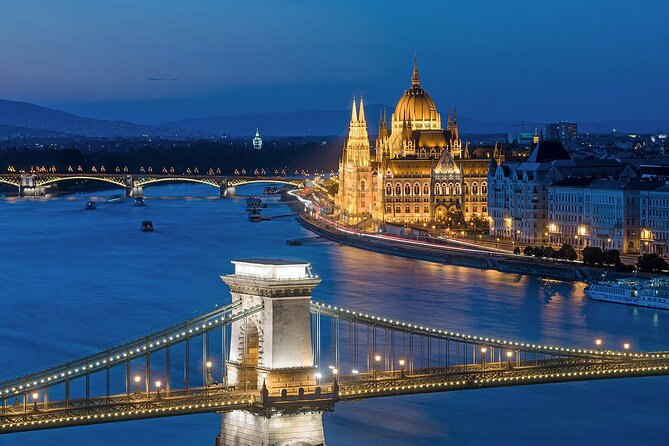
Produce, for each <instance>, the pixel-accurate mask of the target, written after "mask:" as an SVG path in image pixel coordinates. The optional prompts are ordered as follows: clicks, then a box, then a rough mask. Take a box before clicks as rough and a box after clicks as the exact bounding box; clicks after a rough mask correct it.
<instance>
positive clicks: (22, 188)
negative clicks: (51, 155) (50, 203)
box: [19, 175, 46, 197]
mask: <svg viewBox="0 0 669 446" xmlns="http://www.w3.org/2000/svg"><path fill="white" fill-rule="evenodd" d="M45 194H46V188H45V187H44V186H38V185H37V175H21V178H20V182H19V197H41V196H44V195H45Z"/></svg>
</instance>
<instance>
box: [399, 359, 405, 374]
mask: <svg viewBox="0 0 669 446" xmlns="http://www.w3.org/2000/svg"><path fill="white" fill-rule="evenodd" d="M404 364H405V361H404V359H400V376H401V377H402V378H404Z"/></svg>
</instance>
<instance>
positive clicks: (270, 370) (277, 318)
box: [218, 259, 325, 446]
mask: <svg viewBox="0 0 669 446" xmlns="http://www.w3.org/2000/svg"><path fill="white" fill-rule="evenodd" d="M232 263H233V264H234V266H235V272H234V274H229V275H226V276H221V278H222V279H223V281H224V282H225V283H226V284H227V285H228V286H229V287H230V292H231V294H232V302H233V304H235V303H237V304H238V305H239V309H238V310H237V311H239V312H242V311H245V310H252V309H253V308H260V310H259V311H257V312H255V313H254V314H252V315H250V316H247V317H245V318H241V319H239V320H237V321H235V322H233V323H232V327H231V337H230V341H231V345H230V353H229V359H228V361H227V376H228V385H230V386H236V387H238V388H248V389H254V388H257V389H262V390H261V391H262V394H263V397H264V398H268V399H270V398H274V399H276V398H287V399H288V400H289V399H290V398H291V397H292V398H295V397H297V396H298V395H301V394H303V393H304V392H307V393H312V394H313V393H314V391H315V389H316V386H317V383H316V377H315V373H316V369H315V364H314V355H313V346H312V339H311V311H310V303H311V292H312V290H313V289H314V288H315V287H316V286H317V285H318V284H319V283H320V279H318V278H317V277H316V276H314V275H313V273H312V272H311V267H310V264H309V263H308V262H300V261H288V260H277V259H247V260H234V261H233V262H232ZM277 415H281V416H277ZM246 444H248V445H251V444H253V445H256V444H257V445H288V444H302V445H318V444H325V438H324V434H323V421H322V413H321V412H320V411H318V410H313V408H312V409H308V410H306V409H304V408H303V407H290V405H286V406H282V408H280V409H277V408H276V407H274V406H270V405H269V404H268V405H267V406H266V408H265V410H264V411H259V412H258V411H256V412H248V411H240V410H237V411H233V412H228V413H223V414H222V424H221V434H220V436H219V439H218V446H232V445H246Z"/></svg>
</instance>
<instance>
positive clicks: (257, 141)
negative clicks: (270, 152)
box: [253, 129, 262, 150]
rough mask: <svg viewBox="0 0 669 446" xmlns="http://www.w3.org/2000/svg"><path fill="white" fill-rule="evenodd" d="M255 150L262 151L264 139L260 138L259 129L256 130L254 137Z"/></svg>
mask: <svg viewBox="0 0 669 446" xmlns="http://www.w3.org/2000/svg"><path fill="white" fill-rule="evenodd" d="M253 148H254V149H256V150H260V149H262V138H261V137H260V133H259V132H258V129H256V136H254V137H253Z"/></svg>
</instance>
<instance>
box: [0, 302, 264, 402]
mask: <svg viewBox="0 0 669 446" xmlns="http://www.w3.org/2000/svg"><path fill="white" fill-rule="evenodd" d="M234 307H236V305H229V306H227V307H223V308H221V309H219V310H217V312H223V313H225V312H226V311H228V310H232V309H233V308H234ZM260 309H262V305H258V306H256V307H252V308H249V309H247V310H245V311H243V312H240V313H237V314H231V315H228V316H225V315H223V316H221V317H220V318H215V319H214V320H213V321H208V322H205V323H202V325H199V324H198V325H195V326H191V328H182V329H180V332H174V333H173V334H172V335H166V336H164V337H162V339H156V340H154V341H149V340H147V341H133V342H130V344H134V343H137V342H139V343H140V345H138V346H137V347H133V348H130V349H129V350H127V351H123V352H119V353H116V354H114V353H113V352H112V353H111V354H109V353H107V354H109V357H108V358H105V359H102V360H96V361H95V362H92V361H91V362H89V361H90V359H89V358H91V357H98V356H100V355H102V353H96V354H93V355H90V356H87V357H85V358H82V359H80V360H78V361H76V362H78V363H84V364H83V365H80V366H71V367H70V369H69V370H66V371H62V372H58V373H54V374H53V375H51V374H49V375H48V376H46V375H42V376H41V377H38V378H36V379H35V378H34V379H33V380H31V381H26V382H24V383H23V384H19V385H14V386H11V387H6V388H5V389H3V390H0V394H2V393H4V394H5V395H7V394H9V393H14V394H20V393H23V392H28V390H29V389H31V388H34V387H36V386H37V387H41V386H42V385H45V384H57V383H59V382H62V381H64V380H66V379H72V378H76V377H78V376H82V375H83V374H85V373H90V372H93V371H98V370H101V369H103V368H105V367H107V366H110V367H111V365H115V364H118V363H119V362H120V361H121V362H122V361H125V360H132V359H136V358H137V357H139V355H142V354H145V353H146V352H147V351H148V350H149V349H153V348H159V347H161V346H163V347H164V346H167V345H170V344H171V343H172V342H173V341H180V340H182V339H184V338H187V337H188V335H191V334H199V333H204V332H205V331H209V330H212V329H214V328H216V327H217V326H218V325H223V324H227V323H230V322H233V321H234V320H236V319H239V318H240V317H247V316H249V315H251V314H254V313H255V312H257V311H259V310H260ZM107 354H105V356H107ZM86 362H89V363H88V364H85V363H86ZM56 368H62V366H61V367H56ZM38 374H39V373H38ZM18 379H20V378H18ZM10 382H11V381H10ZM0 386H7V384H4V383H0Z"/></svg>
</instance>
